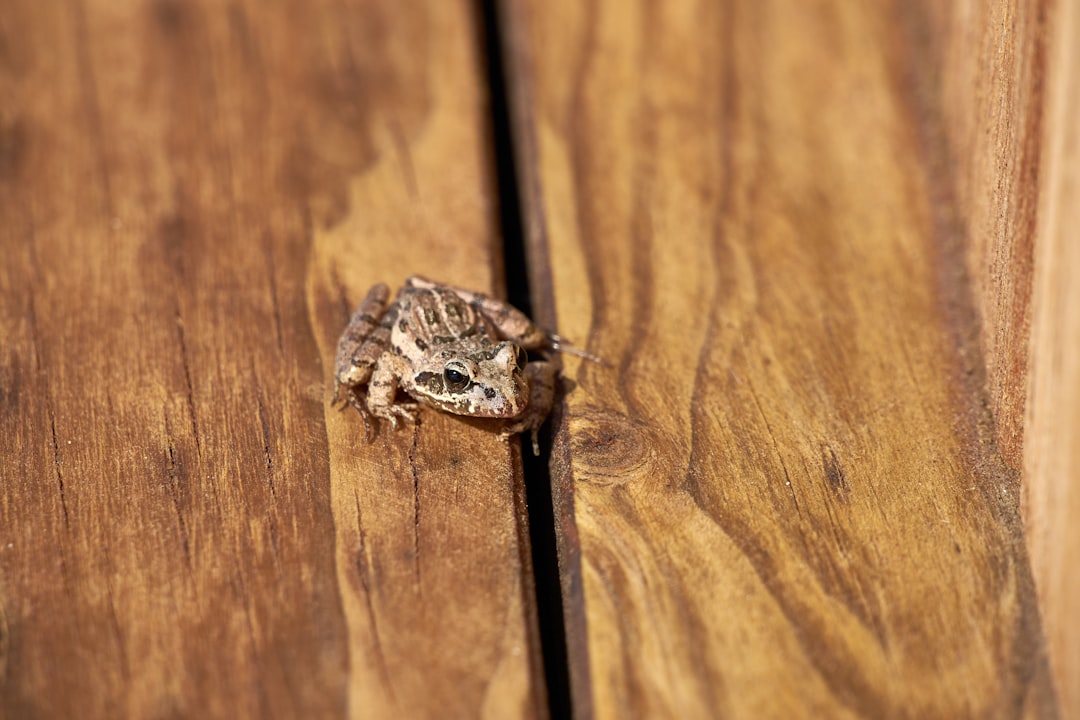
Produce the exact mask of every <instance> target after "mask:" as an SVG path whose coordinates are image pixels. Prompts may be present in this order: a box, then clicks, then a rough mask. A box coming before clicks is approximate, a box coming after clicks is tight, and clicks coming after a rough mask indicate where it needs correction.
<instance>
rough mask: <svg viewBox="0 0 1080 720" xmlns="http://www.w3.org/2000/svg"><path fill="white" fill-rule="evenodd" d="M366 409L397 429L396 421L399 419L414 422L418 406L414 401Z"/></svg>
mask: <svg viewBox="0 0 1080 720" xmlns="http://www.w3.org/2000/svg"><path fill="white" fill-rule="evenodd" d="M368 409H369V410H370V411H371V413H372V414H373V415H375V416H376V417H378V418H381V419H383V420H388V421H389V422H390V426H391V427H392V428H394V429H395V430H397V428H398V422H399V421H401V420H405V421H406V422H410V423H415V422H416V413H417V412H418V410H419V406H418V405H417V404H416V403H394V404H393V405H383V406H379V407H370V408H368Z"/></svg>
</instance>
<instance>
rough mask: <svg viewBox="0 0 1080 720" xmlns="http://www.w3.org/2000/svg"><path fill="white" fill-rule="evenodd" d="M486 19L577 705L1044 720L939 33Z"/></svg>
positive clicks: (548, 10) (708, 7)
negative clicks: (493, 46) (515, 170)
mask: <svg viewBox="0 0 1080 720" xmlns="http://www.w3.org/2000/svg"><path fill="white" fill-rule="evenodd" d="M506 8H507V14H508V16H509V20H508V22H507V24H508V26H509V27H510V29H511V32H512V37H511V42H512V47H513V50H514V58H513V61H514V68H515V70H516V73H517V78H518V81H519V83H521V87H520V88H519V92H518V94H517V117H518V127H519V133H520V138H521V140H522V143H523V147H522V149H521V153H520V157H521V162H522V163H523V165H524V171H523V172H524V174H525V175H526V176H527V180H526V182H525V193H526V201H527V204H528V211H529V227H530V228H531V229H532V232H533V235H532V237H531V240H532V241H533V242H534V243H536V245H537V252H536V257H537V258H538V262H537V263H536V264H537V265H538V266H540V267H545V268H550V275H549V276H547V277H544V278H541V281H540V282H539V283H538V285H539V286H540V287H541V288H544V289H546V291H547V293H548V294H547V297H546V300H547V301H548V303H549V305H548V309H549V312H552V313H553V314H552V317H553V318H554V319H557V324H558V327H559V330H560V332H562V333H563V334H565V335H568V336H570V337H574V338H586V339H587V345H588V348H589V349H590V350H591V351H593V352H595V353H597V354H599V355H601V356H603V357H605V358H607V359H609V360H611V361H612V362H613V363H614V364H615V369H612V370H609V369H605V368H601V367H597V366H594V365H578V364H576V363H575V364H570V365H569V366H568V374H569V375H571V376H572V377H573V378H574V380H575V382H576V383H577V389H576V391H575V392H574V393H572V394H571V395H570V396H569V398H568V404H567V409H566V412H565V413H564V414H563V419H562V425H561V427H560V432H561V436H560V438H559V440H558V442H557V445H556V448H555V451H554V459H553V473H554V475H555V477H554V481H555V483H556V485H557V490H558V492H557V495H558V496H559V498H560V511H561V512H560V513H559V516H558V517H559V523H560V526H559V530H560V533H561V546H560V552H561V559H562V563H563V572H564V591H565V593H566V602H567V609H566V613H567V618H568V620H567V634H568V645H569V647H570V658H569V660H570V663H571V670H572V672H571V677H572V682H573V687H572V690H573V693H574V704H575V707H576V709H577V710H578V712H579V714H580V715H581V716H582V717H587V716H590V715H595V716H596V717H633V716H637V717H705V716H712V715H720V716H724V717H787V716H792V715H806V716H813V717H855V716H861V717H942V718H945V717H1018V716H1024V717H1052V716H1054V715H1055V698H1054V693H1053V689H1052V686H1051V682H1050V675H1049V672H1048V668H1047V664H1046V658H1045V652H1044V648H1043V643H1042V639H1041V631H1040V627H1039V614H1038V609H1037V606H1036V599H1035V594H1034V592H1033V585H1032V576H1031V569H1030V567H1029V563H1028V560H1027V556H1026V552H1025V548H1024V536H1023V531H1022V527H1021V523H1020V516H1019V509H1018V502H1019V496H1020V486H1019V483H1018V475H1017V474H1016V473H1015V472H1014V471H1013V470H1012V469H1011V468H1010V467H1009V465H1008V464H1007V463H1006V462H1004V460H1003V459H1002V456H1001V452H1000V449H999V447H998V444H997V437H998V435H997V434H996V433H995V430H994V425H993V422H992V417H991V416H990V414H989V412H988V411H987V408H989V407H990V406H991V402H990V397H991V391H988V390H987V386H986V385H985V384H984V383H983V382H981V381H982V379H983V377H984V370H983V365H982V363H983V359H982V355H981V352H980V344H979V334H978V332H974V330H976V329H977V327H978V326H977V324H976V322H977V311H978V309H979V306H978V304H977V303H976V302H975V301H974V300H973V296H972V295H971V294H970V293H971V292H972V291H971V288H970V287H968V285H967V284H966V282H965V275H966V271H965V269H964V259H965V253H964V247H963V246H962V245H961V247H960V248H959V250H960V252H957V247H956V243H957V242H958V240H959V241H960V242H963V237H960V238H957V237H955V236H954V233H955V227H954V225H953V224H952V223H953V220H954V217H953V216H954V215H955V214H956V213H958V212H959V207H958V205H957V202H958V201H957V200H956V197H955V195H953V194H951V193H946V192H945V191H944V190H943V183H946V184H947V183H951V182H953V179H951V178H949V177H945V178H944V179H943V178H942V177H940V172H941V171H942V170H945V171H948V168H947V167H945V168H943V164H942V162H941V161H940V158H939V157H938V156H937V154H936V153H937V152H938V150H939V147H938V146H937V144H936V136H935V133H938V132H941V124H942V120H941V112H940V103H941V101H940V98H933V99H934V100H936V102H937V105H934V106H930V110H933V111H934V112H936V114H937V116H936V117H935V116H934V115H933V114H932V113H931V114H929V115H928V112H927V105H926V102H927V98H926V97H925V96H924V95H923V93H924V92H925V89H926V80H927V79H926V78H924V77H923V76H922V74H923V73H929V72H934V71H935V69H934V67H932V66H931V64H930V62H929V61H924V60H923V59H922V58H920V57H919V56H918V51H919V48H920V43H919V41H920V39H921V38H920V37H919V35H918V34H919V32H921V29H922V28H926V27H932V22H931V21H932V18H929V17H923V16H920V15H918V13H919V12H920V9H919V7H918V6H915V5H902V6H901V5H897V6H890V7H887V8H876V7H871V6H866V7H863V6H858V5H856V4H850V3H849V4H843V5H841V4H839V3H825V2H818V3H793V2H780V1H776V2H766V3H738V2H735V3H724V4H715V3H685V4H664V5H660V4H658V3H647V2H634V3H616V2H614V1H613V0H612V1H607V2H604V1H600V2H594V3H588V4H580V3H574V2H554V3H552V2H538V1H531V0H507V2H506ZM703 38H705V39H707V40H705V41H703ZM973 252H976V253H978V252H981V251H977V250H973Z"/></svg>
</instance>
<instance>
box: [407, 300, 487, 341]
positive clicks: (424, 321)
mask: <svg viewBox="0 0 1080 720" xmlns="http://www.w3.org/2000/svg"><path fill="white" fill-rule="evenodd" d="M397 306H398V308H397V310H398V317H397V321H396V323H395V325H394V331H393V332H394V336H395V337H396V338H399V339H400V340H412V341H413V343H414V344H415V345H417V346H418V347H422V346H426V347H425V348H424V349H425V350H426V349H427V348H431V347H435V346H438V345H445V344H448V343H452V342H455V341H457V340H460V339H462V338H468V337H474V336H478V335H480V336H486V335H488V334H489V333H488V327H487V323H486V321H485V320H484V318H483V316H482V315H480V313H478V312H477V311H476V309H475V308H474V307H472V306H471V305H470V304H469V303H467V302H465V300H463V299H462V298H461V296H459V295H458V294H457V293H455V292H454V291H452V290H449V289H446V288H441V287H437V286H436V287H409V286H406V287H404V288H402V290H401V292H400V293H399V295H398V300H397ZM416 341H419V342H416Z"/></svg>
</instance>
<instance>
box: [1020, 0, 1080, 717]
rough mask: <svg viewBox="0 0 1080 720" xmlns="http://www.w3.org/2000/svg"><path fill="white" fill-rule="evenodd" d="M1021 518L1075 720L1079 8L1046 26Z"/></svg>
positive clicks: (1079, 584) (1056, 665)
mask: <svg viewBox="0 0 1080 720" xmlns="http://www.w3.org/2000/svg"><path fill="white" fill-rule="evenodd" d="M1048 27H1050V28H1052V29H1053V30H1052V32H1051V33H1050V34H1049V37H1050V40H1049V45H1050V51H1049V53H1048V60H1047V66H1048V71H1047V77H1046V95H1047V104H1046V119H1045V124H1044V126H1045V135H1044V137H1045V141H1044V146H1043V156H1042V166H1043V171H1042V173H1041V177H1040V187H1039V198H1040V202H1039V226H1038V236H1037V240H1036V250H1037V254H1036V257H1035V281H1034V290H1035V292H1034V300H1033V316H1034V324H1033V328H1032V347H1031V377H1030V383H1029V393H1030V395H1029V397H1028V415H1027V432H1026V437H1025V442H1024V457H1025V461H1026V463H1025V476H1024V481H1025V491H1026V493H1025V496H1024V501H1025V503H1024V510H1025V519H1026V520H1027V527H1028V533H1029V534H1028V542H1029V547H1030V548H1031V559H1032V565H1033V568H1034V572H1035V583H1036V586H1037V587H1038V590H1039V597H1040V600H1041V603H1040V605H1041V607H1042V612H1043V618H1044V620H1043V623H1044V627H1045V628H1046V639H1047V645H1048V648H1049V651H1050V660H1051V666H1052V668H1053V670H1054V680H1055V681H1056V686H1057V688H1058V695H1059V698H1060V703H1061V715H1062V717H1066V718H1075V717H1080V624H1078V623H1077V618H1080V574H1078V573H1077V571H1076V569H1077V566H1078V562H1080V561H1078V559H1080V524H1078V523H1077V521H1076V518H1077V517H1080V352H1078V349H1080V282H1078V281H1077V268H1080V243H1078V242H1077V228H1080V174H1078V168H1080V125H1078V124H1077V121H1076V119H1077V118H1078V117H1080V50H1078V48H1077V45H1076V38H1077V37H1080V4H1078V3H1075V2H1061V3H1059V4H1058V5H1057V7H1056V8H1055V9H1054V12H1053V14H1052V15H1051V17H1050V18H1049V20H1048Z"/></svg>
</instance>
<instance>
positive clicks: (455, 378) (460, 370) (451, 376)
mask: <svg viewBox="0 0 1080 720" xmlns="http://www.w3.org/2000/svg"><path fill="white" fill-rule="evenodd" d="M443 379H445V380H446V388H447V389H448V390H464V389H465V388H466V387H468V386H469V383H470V382H472V378H470V377H469V371H468V369H467V368H466V367H465V366H464V365H461V364H459V363H451V364H449V365H447V366H446V368H445V369H443Z"/></svg>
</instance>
